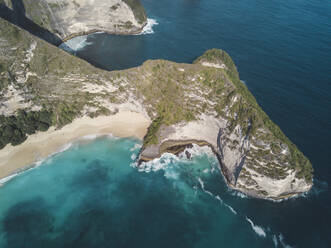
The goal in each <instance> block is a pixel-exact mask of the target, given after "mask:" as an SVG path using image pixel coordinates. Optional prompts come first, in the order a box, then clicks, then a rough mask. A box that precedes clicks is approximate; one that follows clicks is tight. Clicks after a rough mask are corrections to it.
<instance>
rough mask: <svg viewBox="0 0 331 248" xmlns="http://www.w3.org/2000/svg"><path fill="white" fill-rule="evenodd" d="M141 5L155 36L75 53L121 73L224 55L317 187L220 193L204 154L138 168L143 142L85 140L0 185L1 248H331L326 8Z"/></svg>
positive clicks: (182, 2)
mask: <svg viewBox="0 0 331 248" xmlns="http://www.w3.org/2000/svg"><path fill="white" fill-rule="evenodd" d="M142 3H143V5H144V7H145V9H146V11H147V14H148V17H149V18H150V19H152V22H153V23H154V24H155V22H156V23H158V24H157V25H154V26H153V27H152V30H151V29H150V30H147V31H146V34H144V35H136V36H114V35H108V34H102V33H100V34H94V35H90V36H88V37H81V38H79V39H78V40H77V41H73V42H74V43H75V44H74V46H75V48H76V49H75V50H76V51H75V53H76V54H77V55H78V56H80V57H83V58H85V59H86V60H88V61H89V62H91V63H92V64H94V65H97V66H99V67H101V68H104V69H108V70H118V69H125V68H129V67H133V66H137V65H140V64H142V63H143V62H144V61H145V60H147V59H159V58H163V59H168V60H172V61H177V62H187V63H191V62H192V61H193V60H194V59H195V58H196V57H198V56H200V55H201V54H202V53H203V52H204V51H205V50H207V49H210V48H221V49H224V50H225V51H227V52H228V53H229V54H230V55H231V57H232V58H233V60H234V61H235V63H236V65H237V67H238V70H239V73H240V77H241V79H242V80H243V81H244V82H245V83H246V85H247V87H248V88H249V89H250V90H251V91H252V93H253V95H254V96H255V97H256V99H257V101H258V102H259V104H260V105H261V107H262V108H263V109H264V110H265V112H266V113H267V114H268V115H269V116H270V118H271V119H272V120H273V121H274V122H276V123H277V124H278V125H279V126H280V127H281V129H282V130H283V131H284V133H285V134H286V135H287V136H288V137H289V138H290V139H291V140H292V141H293V142H294V143H295V144H296V145H297V146H298V147H299V149H300V150H302V151H303V153H304V154H305V155H306V156H307V157H308V158H309V159H310V160H311V162H312V164H313V166H314V169H315V172H314V187H313V189H312V190H311V192H309V193H308V194H307V195H305V196H301V197H299V198H295V199H290V200H287V201H283V202H271V201H265V200H258V199H252V198H247V197H245V196H243V195H241V194H238V193H236V192H234V191H231V190H229V189H228V188H227V186H226V185H225V182H224V180H223V178H222V175H221V174H220V172H219V171H218V169H217V163H216V160H215V158H214V157H213V156H212V155H210V154H209V152H208V151H207V152H205V150H206V149H200V150H199V151H197V148H195V150H194V152H195V153H196V155H195V156H194V158H193V160H192V161H187V160H185V159H180V158H175V157H172V156H169V155H166V156H164V157H162V158H161V159H160V160H157V161H155V162H153V163H150V164H148V165H146V166H145V167H144V168H141V169H140V170H139V169H137V168H136V167H135V166H134V158H135V156H136V155H137V153H138V151H139V145H140V143H141V142H140V141H138V140H134V139H116V138H109V137H101V138H98V139H95V140H83V141H80V142H76V143H74V144H72V146H71V147H70V148H69V149H68V150H66V151H64V152H62V153H59V154H57V155H55V156H53V157H51V158H48V159H46V160H45V161H44V162H43V163H42V164H41V165H40V166H39V167H37V168H35V169H32V170H29V171H26V172H24V173H22V174H20V175H19V176H17V177H15V178H13V179H12V180H10V181H9V182H7V183H6V184H5V185H4V186H2V187H0V247H1V248H7V247H10V248H12V247H20V248H21V247H28V248H30V247H31V248H38V247H44V248H48V247H79V248H84V247H153V248H154V247H199V248H200V247H203V248H204V247H331V191H330V187H331V146H330V141H331V3H330V1H329V0H292V1H288V0H277V1H276V0H269V1H261V0H255V1H253V0H251V1H248V0H232V1H229V0H209V1H201V0H176V1H171V0H142ZM152 31H153V32H152Z"/></svg>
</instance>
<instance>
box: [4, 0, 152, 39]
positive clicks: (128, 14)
mask: <svg viewBox="0 0 331 248" xmlns="http://www.w3.org/2000/svg"><path fill="white" fill-rule="evenodd" d="M4 2H5V3H6V5H7V6H8V7H9V8H11V9H12V10H13V11H14V14H15V15H16V17H15V18H19V17H20V16H26V17H28V18H29V19H30V20H32V21H33V22H34V23H36V24H38V25H39V26H40V27H43V28H45V29H47V30H49V31H50V32H51V33H54V34H57V35H58V36H59V37H60V38H61V39H63V40H66V39H69V38H72V37H74V36H77V35H83V34H88V33H93V32H97V31H102V32H108V33H116V34H135V33H139V32H140V31H141V30H142V29H143V27H144V26H145V25H146V23H147V18H146V14H145V10H144V8H143V6H142V5H141V3H140V0H4Z"/></svg>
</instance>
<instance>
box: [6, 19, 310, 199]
mask: <svg viewBox="0 0 331 248" xmlns="http://www.w3.org/2000/svg"><path fill="white" fill-rule="evenodd" d="M206 63H209V64H210V63H211V64H216V65H223V64H224V66H221V67H220V66H206ZM12 89H15V92H14V93H13V94H15V97H16V98H15V99H17V100H18V102H20V103H22V104H21V105H19V104H18V105H17V104H16V105H15V108H12V109H11V110H10V109H9V107H8V106H9V105H8V101H10V100H12V99H10V98H11V97H10V96H11V95H10V94H12V93H10V92H12ZM8 98H9V99H8ZM23 103H26V104H27V105H24V104H23ZM0 106H5V107H4V108H1V109H2V110H3V109H6V110H8V111H9V110H10V112H2V115H0V130H5V129H6V130H7V129H8V128H7V127H8V123H9V124H10V125H11V126H10V128H9V129H8V130H7V131H6V133H5V132H4V131H0V147H4V146H5V145H6V144H8V143H12V144H18V143H19V142H22V141H23V140H24V136H22V135H27V134H29V133H28V132H27V131H26V129H27V127H26V126H23V128H22V127H21V126H20V125H19V122H15V121H14V122H13V121H12V120H16V119H15V118H18V117H21V116H18V115H19V113H20V112H19V111H18V110H24V111H25V112H26V113H30V112H31V111H35V110H34V109H33V108H34V107H36V106H37V107H40V108H41V109H40V112H41V111H43V112H42V113H44V114H43V115H38V113H36V114H35V116H37V117H38V118H39V119H37V121H38V122H41V124H43V123H44V122H47V123H50V125H54V126H56V127H57V128H61V127H62V126H64V125H66V124H68V123H70V122H71V121H72V120H73V119H74V118H76V117H78V116H82V115H89V116H92V117H94V116H98V115H110V114H114V113H116V111H118V109H128V110H131V111H135V112H139V113H142V114H144V115H145V116H148V117H149V118H150V119H151V120H153V121H152V124H151V126H150V127H149V130H148V132H147V134H146V136H145V138H144V145H143V147H142V151H141V154H140V159H141V160H142V161H148V160H151V159H154V158H157V157H159V156H161V155H162V154H163V153H165V152H172V153H174V154H178V153H180V152H182V151H184V150H185V148H186V147H187V146H190V145H191V144H192V143H196V144H198V145H208V146H210V147H211V148H212V150H213V151H214V153H215V154H216V155H217V157H218V159H219V161H220V169H221V170H222V172H223V175H224V178H225V179H226V181H227V183H228V185H229V186H230V187H232V188H234V189H236V190H239V191H242V192H245V193H246V194H249V195H252V196H255V197H260V198H268V199H280V198H286V197H289V196H292V195H295V194H298V193H301V192H306V191H308V190H309V189H310V188H311V186H312V171H313V170H312V166H311V164H310V162H309V160H308V159H307V158H306V157H305V156H304V155H303V154H302V153H301V152H300V151H299V150H298V149H297V148H296V146H295V145H294V144H293V143H292V142H291V141H290V140H289V139H288V138H287V137H286V136H285V135H284V134H283V133H282V131H281V130H280V129H279V127H278V126H277V125H275V124H274V123H273V122H272V121H271V120H270V119H269V117H268V116H267V115H266V114H265V113H264V112H263V111H262V109H261V108H260V107H259V105H258V104H257V102H256V100H255V98H254V97H253V96H252V94H251V93H250V92H249V91H248V89H247V87H246V86H245V85H244V84H243V83H242V82H241V81H240V80H239V75H238V72H237V70H236V67H235V65H234V63H233V61H232V60H231V58H230V57H229V56H228V55H227V54H226V53H225V52H224V51H221V50H216V49H215V50H209V51H207V52H206V53H205V54H204V55H203V56H201V57H200V58H199V59H197V60H196V62H195V63H194V64H178V63H173V62H170V61H165V60H149V61H146V62H145V63H144V64H143V65H142V66H139V67H136V68H132V69H128V70H123V71H113V72H108V71H103V70H100V69H97V68H94V67H93V66H91V65H90V64H88V63H87V62H85V61H82V60H80V59H79V58H76V57H74V56H71V55H69V54H67V53H66V52H64V51H61V50H59V49H58V48H56V47H54V46H51V45H49V44H48V43H46V42H44V41H42V40H40V39H38V38H36V37H34V36H32V35H30V34H29V33H27V32H25V31H23V30H21V29H19V28H17V27H15V26H13V25H12V24H9V23H8V22H6V21H4V20H0ZM40 116H41V117H42V118H41V117H40ZM45 116H46V117H45ZM50 117H51V119H49V118H50ZM39 124H40V123H39ZM42 127H43V126H42ZM28 128H29V126H28ZM13 129H14V131H15V133H14V134H13V133H12V132H13ZM29 130H30V129H29ZM32 131H33V130H32ZM32 131H31V130H30V131H29V132H32ZM8 133H9V134H10V135H17V134H21V136H20V137H21V138H22V139H19V140H17V139H14V138H17V137H16V136H15V137H14V136H10V135H9V136H8ZM1 142H2V143H1Z"/></svg>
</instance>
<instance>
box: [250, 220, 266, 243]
mask: <svg viewBox="0 0 331 248" xmlns="http://www.w3.org/2000/svg"><path fill="white" fill-rule="evenodd" d="M246 220H247V221H248V223H249V224H251V227H252V229H253V230H254V232H255V233H256V234H257V235H259V236H260V237H263V238H265V237H266V236H267V234H266V233H265V231H264V229H263V228H262V227H260V226H258V225H255V224H254V222H253V221H252V220H251V219H250V218H248V217H247V216H246Z"/></svg>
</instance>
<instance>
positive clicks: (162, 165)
mask: <svg viewBox="0 0 331 248" xmlns="http://www.w3.org/2000/svg"><path fill="white" fill-rule="evenodd" d="M178 160H179V158H178V157H177V156H175V155H173V154H171V153H164V154H163V155H162V156H161V157H160V158H156V159H153V160H151V161H148V162H143V163H141V164H140V165H139V166H138V167H137V168H138V171H140V172H146V173H149V172H151V171H154V172H155V171H158V170H165V169H166V168H167V167H168V166H169V165H170V163H172V162H174V161H178Z"/></svg>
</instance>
